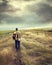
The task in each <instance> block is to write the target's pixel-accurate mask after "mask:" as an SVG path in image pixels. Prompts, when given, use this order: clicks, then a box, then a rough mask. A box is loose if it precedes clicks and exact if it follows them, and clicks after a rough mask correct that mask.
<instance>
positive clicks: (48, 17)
mask: <svg viewBox="0 0 52 65" xmlns="http://www.w3.org/2000/svg"><path fill="white" fill-rule="evenodd" d="M27 10H28V11H29V12H31V13H36V14H37V15H39V16H40V17H43V19H44V21H45V22H48V21H52V7H51V6H50V5H48V4H45V3H42V2H41V3H38V4H32V5H28V6H27Z"/></svg>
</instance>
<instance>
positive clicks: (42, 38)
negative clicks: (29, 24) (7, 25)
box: [0, 29, 52, 65]
mask: <svg viewBox="0 0 52 65" xmlns="http://www.w3.org/2000/svg"><path fill="white" fill-rule="evenodd" d="M20 32H21V49H20V50H18V51H16V50H15V48H14V41H13V39H12V32H11V31H9V32H8V31H7V32H6V31H4V33H3V32H2V33H1V32H0V34H1V36H2V35H3V34H4V35H6V33H8V34H7V35H6V37H5V36H3V37H1V40H0V65H52V32H51V31H49V30H38V29H37V30H35V29H32V30H21V31H20Z"/></svg>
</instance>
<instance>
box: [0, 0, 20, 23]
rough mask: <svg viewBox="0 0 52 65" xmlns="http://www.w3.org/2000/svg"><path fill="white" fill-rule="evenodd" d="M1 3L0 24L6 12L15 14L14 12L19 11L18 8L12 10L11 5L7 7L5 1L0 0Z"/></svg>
mask: <svg viewBox="0 0 52 65" xmlns="http://www.w3.org/2000/svg"><path fill="white" fill-rule="evenodd" d="M1 1H2V2H0V23H2V21H1V20H2V19H3V18H5V16H6V14H5V13H6V12H8V13H9V14H10V13H13V12H16V11H21V9H20V8H13V7H12V6H11V5H8V2H9V1H7V0H1Z"/></svg>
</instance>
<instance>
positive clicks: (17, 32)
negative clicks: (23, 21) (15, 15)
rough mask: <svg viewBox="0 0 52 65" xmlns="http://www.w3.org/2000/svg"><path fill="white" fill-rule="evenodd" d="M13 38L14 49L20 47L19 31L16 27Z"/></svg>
mask: <svg viewBox="0 0 52 65" xmlns="http://www.w3.org/2000/svg"><path fill="white" fill-rule="evenodd" d="M12 37H13V40H14V41H15V49H16V50H18V49H20V32H19V31H18V28H16V31H15V32H14V33H13V36H12Z"/></svg>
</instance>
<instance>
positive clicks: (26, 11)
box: [0, 0, 52, 30]
mask: <svg viewBox="0 0 52 65" xmlns="http://www.w3.org/2000/svg"><path fill="white" fill-rule="evenodd" d="M16 27H18V28H19V29H25V28H52V0H0V30H2V29H14V28H16Z"/></svg>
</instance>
